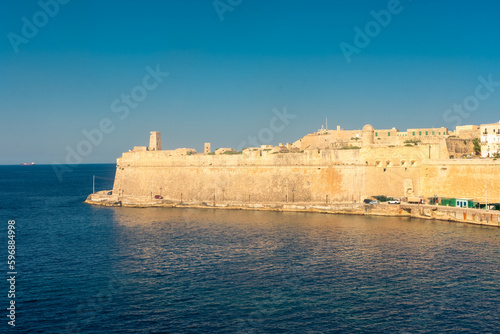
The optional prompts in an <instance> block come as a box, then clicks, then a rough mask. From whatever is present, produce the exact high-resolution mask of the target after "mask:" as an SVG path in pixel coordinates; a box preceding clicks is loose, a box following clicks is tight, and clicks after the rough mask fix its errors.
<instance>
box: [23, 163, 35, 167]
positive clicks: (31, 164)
mask: <svg viewBox="0 0 500 334" xmlns="http://www.w3.org/2000/svg"><path fill="white" fill-rule="evenodd" d="M34 164H35V163H34V162H23V163H22V164H21V166H33V165H34Z"/></svg>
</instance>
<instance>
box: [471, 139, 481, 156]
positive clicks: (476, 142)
mask: <svg viewBox="0 0 500 334" xmlns="http://www.w3.org/2000/svg"><path fill="white" fill-rule="evenodd" d="M472 142H473V143H474V153H475V154H476V155H480V154H481V145H480V144H479V138H474V140H472Z"/></svg>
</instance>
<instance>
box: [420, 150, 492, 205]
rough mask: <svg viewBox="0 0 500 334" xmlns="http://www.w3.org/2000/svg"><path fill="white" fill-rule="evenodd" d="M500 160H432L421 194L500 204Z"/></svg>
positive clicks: (423, 175) (425, 166) (425, 170)
mask: <svg viewBox="0 0 500 334" xmlns="http://www.w3.org/2000/svg"><path fill="white" fill-rule="evenodd" d="M499 175H500V161H494V160H493V159H481V160H478V159H473V160H472V159H471V160H469V159H457V160H454V159H451V160H428V161H424V162H423V164H422V167H421V177H420V187H421V190H420V195H421V196H426V197H431V196H434V195H438V196H440V197H451V198H465V199H467V198H470V199H474V200H477V201H481V202H485V201H486V199H487V200H488V203H500V178H499V177H498V176H499Z"/></svg>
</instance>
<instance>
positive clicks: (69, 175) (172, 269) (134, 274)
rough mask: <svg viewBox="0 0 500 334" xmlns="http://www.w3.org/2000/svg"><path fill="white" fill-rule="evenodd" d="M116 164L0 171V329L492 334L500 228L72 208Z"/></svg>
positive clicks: (498, 325)
mask: <svg viewBox="0 0 500 334" xmlns="http://www.w3.org/2000/svg"><path fill="white" fill-rule="evenodd" d="M115 167H116V166H115V165H114V164H96V165H79V166H74V167H71V168H69V170H66V172H65V173H64V174H63V175H62V179H59V178H58V176H57V174H56V172H55V171H54V168H53V166H51V165H34V166H0V219H1V220H0V222H1V228H0V273H1V274H2V276H3V279H2V280H1V283H0V291H1V294H0V295H1V298H0V322H1V323H0V332H1V333H500V317H499V314H500V313H499V311H500V229H499V228H495V227H487V226H478V225H468V224H462V223H454V222H445V221H434V220H419V219H413V218H395V217H364V216H349V215H330V214H314V213H291V212H286V213H285V212H262V211H244V210H221V209H210V208H207V209H187V208H186V209H185V208H182V209H181V208H124V207H99V206H92V205H88V204H85V203H83V202H84V200H85V199H86V197H87V196H88V195H89V194H90V193H91V192H92V189H93V179H94V176H95V184H94V187H95V190H96V191H98V190H104V189H112V184H113V178H114V173H115ZM9 231H11V232H9ZM12 231H14V232H12ZM9 246H11V247H10V248H9ZM12 246H14V248H13V247H12ZM9 252H10V253H9ZM9 255H11V258H10V261H12V260H13V259H14V260H15V264H14V265H13V266H12V267H9V264H8V261H9ZM12 256H14V258H12ZM11 265H12V263H11ZM12 272H14V273H15V274H11V273H12ZM12 283H13V284H12ZM13 291H14V292H13ZM12 294H14V296H13V295H12ZM13 301H14V304H12V302H13ZM12 305H14V310H12ZM9 308H10V310H9Z"/></svg>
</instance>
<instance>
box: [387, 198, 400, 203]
mask: <svg viewBox="0 0 500 334" xmlns="http://www.w3.org/2000/svg"><path fill="white" fill-rule="evenodd" d="M387 203H389V204H401V201H400V200H399V199H391V200H390V201H389V202H387Z"/></svg>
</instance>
